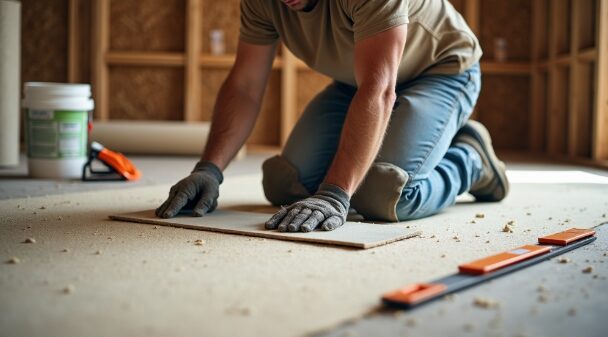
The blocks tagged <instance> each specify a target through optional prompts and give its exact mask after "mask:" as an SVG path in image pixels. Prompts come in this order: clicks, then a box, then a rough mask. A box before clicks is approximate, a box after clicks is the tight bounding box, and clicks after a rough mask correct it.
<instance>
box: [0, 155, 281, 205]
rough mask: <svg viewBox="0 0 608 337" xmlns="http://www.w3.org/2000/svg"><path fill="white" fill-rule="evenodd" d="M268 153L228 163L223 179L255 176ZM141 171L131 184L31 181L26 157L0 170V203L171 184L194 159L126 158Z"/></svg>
mask: <svg viewBox="0 0 608 337" xmlns="http://www.w3.org/2000/svg"><path fill="white" fill-rule="evenodd" d="M271 155H272V154H250V155H247V156H246V157H245V158H243V159H240V160H236V161H234V162H233V163H231V164H230V165H229V166H228V168H227V169H226V172H225V173H224V174H225V176H226V177H230V176H238V175H243V174H250V173H255V172H257V171H259V170H260V169H261V165H262V162H263V161H264V159H266V158H268V157H269V156H271ZM128 157H129V159H130V160H131V161H132V162H133V163H134V164H135V166H136V167H137V168H138V169H139V170H140V171H141V172H142V178H141V179H140V180H139V181H135V182H126V181H103V182H84V181H80V180H52V179H32V178H30V177H28V172H27V158H26V157H25V156H22V157H21V161H20V165H19V166H16V167H4V168H2V167H0V200H3V199H10V198H25V197H28V196H29V197H38V196H45V195H54V194H65V193H73V192H85V191H95V190H104V189H105V190H108V189H122V188H133V187H141V186H151V185H162V184H172V183H175V182H177V181H178V180H179V179H181V178H183V177H185V176H186V175H187V174H188V173H189V172H190V171H191V170H192V167H194V164H196V162H197V160H198V158H197V157H194V156H193V157H169V156H165V157H155V156H128Z"/></svg>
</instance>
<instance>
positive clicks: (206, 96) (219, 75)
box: [199, 69, 281, 146]
mask: <svg viewBox="0 0 608 337" xmlns="http://www.w3.org/2000/svg"><path fill="white" fill-rule="evenodd" d="M227 76H228V70H220V69H203V70H202V74H201V113H200V118H199V119H200V120H204V121H209V120H211V116H212V115H213V107H214V106H215V100H216V97H217V94H218V92H219V90H220V87H221V85H222V83H223V82H224V80H225V79H226V77H227ZM280 112H281V73H280V72H279V71H277V70H274V71H272V72H271V74H270V79H269V81H268V87H267V88H266V92H265V95H264V101H263V103H262V108H261V110H260V115H259V116H258V120H257V122H256V125H255V127H254V129H253V132H252V134H251V136H250V137H249V139H248V141H247V143H249V144H258V145H275V146H276V145H279V143H280V141H279V139H280V123H281V119H280Z"/></svg>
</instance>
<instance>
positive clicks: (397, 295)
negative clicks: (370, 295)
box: [382, 283, 447, 305]
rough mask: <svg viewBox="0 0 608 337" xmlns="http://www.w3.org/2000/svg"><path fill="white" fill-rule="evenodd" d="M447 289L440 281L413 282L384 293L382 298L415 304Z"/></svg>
mask: <svg viewBox="0 0 608 337" xmlns="http://www.w3.org/2000/svg"><path fill="white" fill-rule="evenodd" d="M445 289H447V286H446V285H445V284H442V283H415V284H411V285H409V286H406V287H403V288H401V289H398V290H395V291H391V292H390V293H386V294H384V296H382V299H384V300H387V301H391V302H400V303H405V304H409V305H412V304H416V303H418V302H420V301H422V300H424V299H427V298H430V297H434V296H436V295H438V294H440V293H441V292H443V291H444V290H445Z"/></svg>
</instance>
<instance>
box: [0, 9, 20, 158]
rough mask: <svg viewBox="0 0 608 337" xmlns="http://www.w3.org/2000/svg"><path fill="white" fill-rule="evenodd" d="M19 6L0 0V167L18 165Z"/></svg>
mask: <svg viewBox="0 0 608 337" xmlns="http://www.w3.org/2000/svg"><path fill="white" fill-rule="evenodd" d="M20 27H21V3H20V2H17V1H7V0H0V166H14V165H18V164H19V116H20V110H19V87H20V84H19V70H20V69H21V67H20V64H19V63H20V54H21V43H20V40H21V29H20Z"/></svg>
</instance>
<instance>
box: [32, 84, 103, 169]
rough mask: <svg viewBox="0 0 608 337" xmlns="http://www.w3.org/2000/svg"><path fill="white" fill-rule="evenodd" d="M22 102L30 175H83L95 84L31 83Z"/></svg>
mask: <svg viewBox="0 0 608 337" xmlns="http://www.w3.org/2000/svg"><path fill="white" fill-rule="evenodd" d="M22 105H23V108H24V109H25V121H24V122H25V140H26V145H27V156H28V168H29V174H30V176H31V177H34V178H79V177H81V175H82V166H83V165H84V163H85V162H86V160H87V134H88V122H89V112H90V111H92V110H93V107H94V104H93V99H91V86H90V85H88V84H64V83H43V82H27V83H25V88H24V98H23V101H22Z"/></svg>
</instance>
